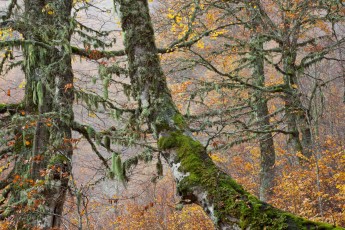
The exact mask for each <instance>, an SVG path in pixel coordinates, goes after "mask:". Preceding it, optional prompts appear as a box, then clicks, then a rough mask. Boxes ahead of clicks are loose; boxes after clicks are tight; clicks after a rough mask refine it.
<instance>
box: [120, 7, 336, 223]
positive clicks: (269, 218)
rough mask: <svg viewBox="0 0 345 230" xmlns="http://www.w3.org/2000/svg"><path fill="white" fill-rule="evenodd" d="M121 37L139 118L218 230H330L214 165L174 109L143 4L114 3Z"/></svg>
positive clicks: (186, 195) (180, 184)
mask: <svg viewBox="0 0 345 230" xmlns="http://www.w3.org/2000/svg"><path fill="white" fill-rule="evenodd" d="M116 3H118V5H119V11H120V13H121V23H122V29H123V32H124V33H125V42H124V45H125V52H126V54H127V55H128V63H129V76H130V79H131V82H132V84H133V87H134V92H135V94H134V95H135V98H137V99H138V101H139V104H140V113H141V116H144V117H146V118H147V121H148V125H150V126H151V128H152V130H154V132H155V134H156V135H157V137H158V146H159V148H160V150H161V151H162V156H163V157H164V158H165V159H166V161H167V162H168V164H169V166H170V168H171V170H172V171H173V174H174V177H175V180H176V183H177V189H178V193H179V195H181V196H182V200H185V201H186V202H195V203H198V204H200V205H201V206H202V207H203V208H204V210H205V212H206V213H207V214H208V215H209V216H210V217H211V219H212V220H213V221H214V222H215V224H216V225H217V226H218V227H219V228H222V229H237V228H242V229H246V228H258V229H261V228H271V229H279V228H282V229H284V228H285V229H318V228H325V229H333V228H335V227H334V226H331V225H327V224H320V223H315V222H311V221H307V220H303V219H302V218H299V217H296V216H293V215H291V214H289V213H286V212H283V211H280V210H277V209H275V208H273V207H271V206H270V205H268V204H266V203H263V202H261V201H259V200H258V199H257V198H255V197H254V196H251V195H250V194H248V193H247V192H246V191H245V190H244V189H243V188H242V187H241V186H240V185H238V184H237V183H236V182H235V181H234V180H233V179H232V178H231V177H230V176H229V175H227V174H225V173H224V172H222V171H221V170H220V169H219V168H217V166H216V165H215V164H214V163H213V162H212V160H211V158H210V157H209V156H208V154H207V153H206V150H205V148H204V147H203V146H202V144H201V143H200V142H199V141H197V140H195V139H194V138H193V136H192V135H191V132H190V131H189V128H188V125H187V124H186V122H185V120H184V118H183V116H182V115H181V114H180V112H179V111H178V110H177V109H176V106H175V105H174V102H173V101H172V99H171V95H170V93H169V90H168V88H167V85H166V80H165V77H164V74H163V71H162V70H161V67H160V62H159V57H158V52H157V48H156V46H155V41H154V32H153V28H152V25H151V21H150V15H149V8H148V2H147V1H146V0H136V1H116Z"/></svg>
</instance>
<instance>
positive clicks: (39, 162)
mask: <svg viewBox="0 0 345 230" xmlns="http://www.w3.org/2000/svg"><path fill="white" fill-rule="evenodd" d="M24 9H25V12H24V17H23V22H22V23H23V24H24V25H25V26H24V27H23V28H24V30H23V31H21V32H22V33H23V36H24V38H25V39H30V40H35V41H39V42H43V43H46V44H49V45H50V47H51V48H50V49H44V48H41V47H37V46H35V45H33V44H29V45H26V46H24V47H23V51H24V65H23V71H24V73H25V78H26V82H27V84H26V94H25V99H24V105H23V107H24V109H25V115H24V116H27V117H28V119H31V118H32V117H36V119H35V120H34V122H33V123H32V124H34V125H32V126H30V127H27V128H25V129H23V130H20V131H19V133H18V134H17V136H24V132H27V133H30V135H26V136H27V138H26V141H27V142H24V144H23V141H22V140H21V142H19V141H17V143H16V144H17V145H18V146H19V147H20V146H22V147H20V148H16V154H17V155H18V156H20V157H18V160H17V162H16V166H15V174H17V175H19V176H20V178H21V179H23V180H24V179H25V180H31V181H33V183H35V184H34V185H33V187H32V188H30V189H37V190H38V191H40V192H38V193H37V194H35V197H36V198H37V199H36V200H41V201H44V202H41V204H40V205H39V207H37V209H38V210H37V212H31V213H25V215H23V213H21V214H19V213H18V215H15V216H18V217H19V218H20V220H19V221H18V222H19V223H20V224H19V226H21V228H23V229H26V228H28V229H29V228H30V226H31V227H34V226H38V227H40V228H42V229H51V228H58V227H59V226H60V225H61V217H62V211H63V204H64V200H65V195H66V191H67V187H68V178H69V173H70V172H71V164H70V159H71V156H72V145H71V142H70V140H71V138H72V132H71V128H70V124H71V123H72V121H73V110H72V105H73V100H74V96H73V95H74V93H73V87H72V86H73V73H72V66H71V55H70V53H71V52H70V50H69V49H70V48H69V42H70V37H71V31H72V30H71V29H72V28H71V25H72V20H71V18H70V14H71V9H72V1H61V0H49V1H48V0H25V1H24ZM66 86H69V87H68V88H66ZM30 117H31V118H30ZM31 120H32V119H31ZM29 137H30V138H29ZM25 143H26V144H25ZM48 170H49V172H50V173H49V175H47V176H46V177H44V176H42V172H48ZM38 181H43V185H42V183H41V182H40V183H38ZM36 182H37V183H36ZM39 184H40V185H39ZM35 186H38V187H39V188H38V187H37V188H36V187H35ZM25 189H26V188H20V189H19V188H17V189H14V191H13V194H12V195H11V199H10V203H13V204H16V203H17V204H18V203H20V204H21V205H27V204H29V203H32V202H33V201H32V200H31V199H32V198H29V196H27V195H26V194H27V193H28V191H25ZM13 211H14V212H15V214H16V212H17V210H16V209H15V210H13ZM18 211H21V210H18Z"/></svg>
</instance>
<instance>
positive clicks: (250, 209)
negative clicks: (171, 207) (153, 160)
mask: <svg viewBox="0 0 345 230" xmlns="http://www.w3.org/2000/svg"><path fill="white" fill-rule="evenodd" d="M158 147H159V149H161V150H168V149H175V150H176V152H177V159H176V163H177V162H180V163H181V165H180V168H179V169H180V170H181V171H182V172H185V173H187V172H188V173H189V176H187V177H185V178H184V179H183V180H182V181H180V182H179V183H178V191H179V193H180V194H181V195H182V196H188V195H189V194H191V193H192V191H193V189H195V188H198V187H199V188H202V190H204V191H207V198H208V199H209V200H210V201H211V202H212V203H213V205H214V209H215V212H216V213H215V215H216V218H217V220H218V224H224V223H226V222H229V220H228V217H232V218H236V219H238V220H239V223H238V225H239V227H241V228H242V229H246V228H248V227H250V229H252V230H253V229H258V230H259V229H274V230H277V229H306V230H307V229H341V228H335V227H334V226H332V225H329V224H324V223H316V222H312V221H309V220H306V219H303V218H300V217H297V216H294V215H293V214H290V213H287V212H284V211H281V210H279V209H276V208H274V207H272V206H270V205H269V204H266V203H263V202H261V201H260V200H259V199H258V198H256V197H255V196H253V195H250V194H249V193H248V192H246V191H245V190H244V189H243V188H242V186H240V185H239V184H238V183H237V182H236V181H235V180H233V179H232V178H231V177H230V176H229V175H227V174H225V173H224V172H222V171H221V170H219V169H218V168H217V166H216V165H215V164H214V163H213V162H212V160H211V158H210V157H209V156H208V155H207V153H206V151H205V149H204V147H203V145H202V144H201V143H200V142H199V141H195V140H193V139H192V138H191V137H189V136H186V135H184V134H183V133H182V132H181V131H175V132H171V133H170V134H169V136H164V137H161V138H160V139H159V141H158Z"/></svg>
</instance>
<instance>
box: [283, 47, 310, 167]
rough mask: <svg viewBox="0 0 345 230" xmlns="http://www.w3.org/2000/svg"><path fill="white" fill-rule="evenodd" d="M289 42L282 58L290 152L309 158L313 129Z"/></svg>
mask: <svg viewBox="0 0 345 230" xmlns="http://www.w3.org/2000/svg"><path fill="white" fill-rule="evenodd" d="M287 43H288V44H285V46H286V47H285V48H283V49H284V53H283V57H282V58H283V66H284V68H283V70H284V72H285V75H284V83H285V85H286V87H287V90H288V93H287V94H286V95H285V118H286V122H287V126H288V131H289V132H291V134H289V138H288V152H289V153H301V154H302V155H303V156H305V157H307V158H309V157H311V151H310V148H311V143H312V140H311V130H310V127H309V124H308V120H307V115H306V113H305V111H304V110H303V105H302V101H301V99H300V97H299V93H298V89H297V88H298V85H297V73H296V70H295V61H296V53H295V52H294V51H293V50H292V49H293V47H292V46H293V45H291V44H289V42H287ZM300 136H301V137H302V140H301V139H300ZM301 160H302V159H301Z"/></svg>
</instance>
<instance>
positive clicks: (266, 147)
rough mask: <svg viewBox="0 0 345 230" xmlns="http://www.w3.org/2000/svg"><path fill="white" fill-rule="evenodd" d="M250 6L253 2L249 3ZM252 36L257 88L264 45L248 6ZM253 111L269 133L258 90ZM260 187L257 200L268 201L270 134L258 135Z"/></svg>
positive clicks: (271, 175)
mask: <svg viewBox="0 0 345 230" xmlns="http://www.w3.org/2000/svg"><path fill="white" fill-rule="evenodd" d="M248 3H250V4H256V3H253V1H249V2H248ZM248 9H249V12H250V17H251V26H252V35H251V56H252V59H253V64H252V78H253V84H254V85H256V86H259V87H264V86H265V71H264V64H265V61H264V55H265V54H264V53H263V52H264V45H263V43H264V42H263V38H261V37H260V32H259V28H260V24H259V23H260V17H259V12H258V10H257V8H253V7H252V6H251V5H249V6H248ZM253 97H254V111H255V116H256V120H257V121H258V127H259V129H260V130H263V131H269V129H270V120H269V112H268V107H267V99H266V98H265V93H263V92H262V91H260V90H256V91H255V92H254V95H253ZM259 144H260V187H259V198H260V200H261V201H267V200H269V198H270V196H271V195H272V188H273V186H274V179H275V168H274V164H275V157H276V154H275V149H274V141H273V136H272V133H271V132H267V133H264V134H260V136H259Z"/></svg>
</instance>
